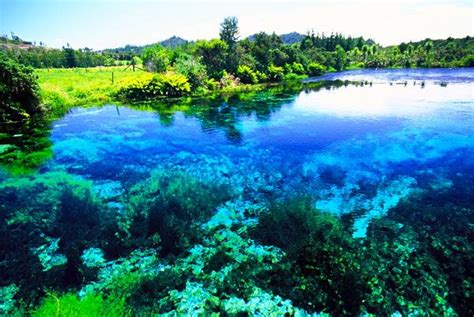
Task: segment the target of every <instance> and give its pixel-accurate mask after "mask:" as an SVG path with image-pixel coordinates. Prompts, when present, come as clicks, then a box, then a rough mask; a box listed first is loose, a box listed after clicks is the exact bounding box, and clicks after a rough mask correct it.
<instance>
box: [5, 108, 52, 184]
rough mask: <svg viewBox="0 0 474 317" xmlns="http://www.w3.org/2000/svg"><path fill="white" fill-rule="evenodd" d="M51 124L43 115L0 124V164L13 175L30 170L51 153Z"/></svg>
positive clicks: (50, 155) (26, 172)
mask: <svg viewBox="0 0 474 317" xmlns="http://www.w3.org/2000/svg"><path fill="white" fill-rule="evenodd" d="M50 134H51V124H50V122H49V121H48V120H45V119H43V118H38V117H35V118H32V119H30V120H28V121H26V122H19V123H8V124H1V125H0V166H1V167H2V168H4V169H6V170H7V171H8V172H9V173H11V174H13V175H24V174H31V173H32V172H34V171H35V170H36V169H37V168H39V167H40V166H42V165H43V164H45V163H46V162H47V161H48V160H49V159H51V158H52V156H53V151H52V142H51V139H50Z"/></svg>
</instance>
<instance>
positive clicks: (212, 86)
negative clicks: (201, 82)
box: [206, 78, 219, 90]
mask: <svg viewBox="0 0 474 317" xmlns="http://www.w3.org/2000/svg"><path fill="white" fill-rule="evenodd" d="M206 87H207V89H209V90H217V89H219V82H218V81H217V80H215V79H214V78H209V79H208V80H206Z"/></svg>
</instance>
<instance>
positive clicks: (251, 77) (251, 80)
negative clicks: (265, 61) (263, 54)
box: [237, 65, 258, 84]
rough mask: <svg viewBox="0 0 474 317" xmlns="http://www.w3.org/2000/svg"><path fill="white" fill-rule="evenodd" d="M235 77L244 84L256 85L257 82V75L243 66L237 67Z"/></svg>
mask: <svg viewBox="0 0 474 317" xmlns="http://www.w3.org/2000/svg"><path fill="white" fill-rule="evenodd" d="M237 76H238V77H239V79H240V81H241V82H242V83H244V84H256V83H257V82H258V77H257V74H256V73H255V72H254V71H253V70H252V69H251V68H250V67H248V66H245V65H240V66H239V68H238V69H237Z"/></svg>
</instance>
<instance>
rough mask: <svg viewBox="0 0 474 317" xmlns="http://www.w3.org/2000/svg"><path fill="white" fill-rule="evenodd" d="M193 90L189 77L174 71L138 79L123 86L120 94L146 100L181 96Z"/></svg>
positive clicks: (126, 97)
mask: <svg viewBox="0 0 474 317" xmlns="http://www.w3.org/2000/svg"><path fill="white" fill-rule="evenodd" d="M190 91H191V85H190V84H189V82H188V80H187V78H186V77H185V76H183V75H181V74H178V73H174V72H166V73H163V74H157V75H155V76H154V77H153V78H152V79H151V80H146V79H143V80H137V81H135V82H132V83H131V84H130V85H129V86H127V87H125V88H122V89H121V90H120V91H119V93H118V94H119V95H120V96H122V97H123V98H125V99H130V100H146V99H153V98H157V97H162V96H166V97H181V96H184V95H186V94H188V93H189V92H190Z"/></svg>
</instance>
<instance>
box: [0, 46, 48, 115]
mask: <svg viewBox="0 0 474 317" xmlns="http://www.w3.org/2000/svg"><path fill="white" fill-rule="evenodd" d="M40 111H41V108H40V104H39V99H38V84H37V83H36V76H35V75H34V74H33V70H32V69H31V68H29V67H25V66H23V65H20V64H18V63H17V62H15V61H14V60H12V59H10V58H8V57H7V56H6V55H5V54H3V53H1V52H0V120H1V121H3V122H5V121H10V120H15V121H16V120H21V119H24V118H27V117H29V116H30V115H33V114H35V113H38V112H40Z"/></svg>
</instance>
